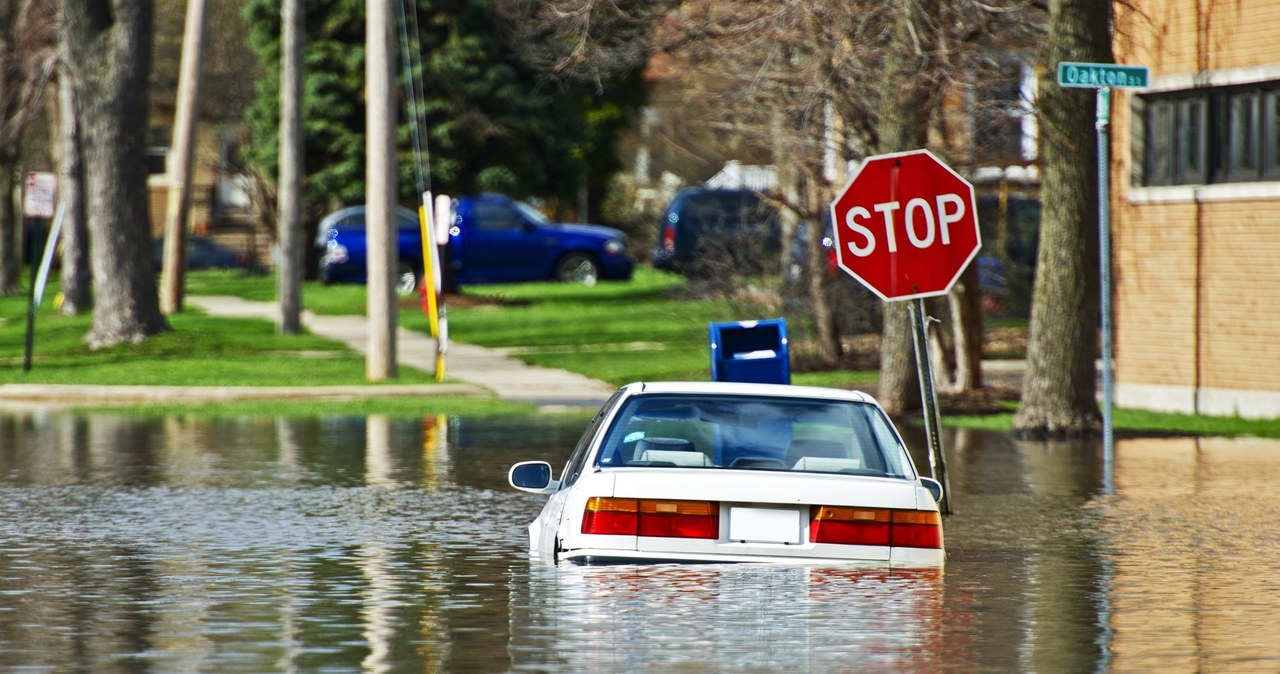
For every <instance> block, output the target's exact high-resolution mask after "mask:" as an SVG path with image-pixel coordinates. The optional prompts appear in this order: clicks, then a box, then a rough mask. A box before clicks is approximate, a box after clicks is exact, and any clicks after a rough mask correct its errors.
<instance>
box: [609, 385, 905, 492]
mask: <svg viewBox="0 0 1280 674" xmlns="http://www.w3.org/2000/svg"><path fill="white" fill-rule="evenodd" d="M596 465H598V466H601V467H606V468H608V467H640V466H662V467H685V468H712V469H715V468H732V469H743V470H785V471H801V472H813V473H848V474H855V475H871V476H878V477H914V473H913V471H912V468H911V466H910V463H909V460H908V458H907V455H906V450H905V448H904V447H903V446H902V443H901V441H900V440H899V438H898V435H897V434H896V433H895V432H894V430H893V428H892V426H890V424H889V421H888V419H887V418H886V417H885V415H884V413H883V412H882V411H881V410H880V409H879V408H878V407H876V406H875V405H870V404H866V403H858V402H852V401H838V400H822V399H807V398H778V397H762V396H730V395H725V396H707V395H678V394H653V395H639V396H635V397H633V398H632V399H631V400H629V401H627V403H626V404H625V405H624V407H623V408H622V410H621V411H620V412H619V414H618V416H617V417H616V419H615V420H614V422H613V425H612V427H611V428H610V430H609V432H608V434H607V436H606V437H605V440H604V443H603V444H602V446H601V448H600V451H599V453H598V454H597V459H596Z"/></svg>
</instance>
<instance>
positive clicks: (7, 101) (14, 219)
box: [0, 0, 23, 297]
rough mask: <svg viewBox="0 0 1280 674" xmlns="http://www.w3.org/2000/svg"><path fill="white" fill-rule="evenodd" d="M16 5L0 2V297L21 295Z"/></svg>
mask: <svg viewBox="0 0 1280 674" xmlns="http://www.w3.org/2000/svg"><path fill="white" fill-rule="evenodd" d="M17 14H18V3H16V2H10V1H8V0H3V1H0V31H3V34H0V297H5V296H8V295H16V294H18V293H20V292H22V280H21V276H22V245H23V244H22V236H21V234H22V218H21V215H20V212H19V211H18V209H17V208H16V207H15V206H14V201H13V194H14V177H15V176H16V175H17V174H18V143H17V142H15V141H14V138H16V137H17V133H15V132H14V131H13V130H12V128H11V126H10V125H12V124H14V118H15V116H16V113H17V110H15V108H16V106H17V105H18V100H19V98H20V96H19V95H18V89H19V88H20V86H21V84H20V82H19V79H18V78H19V77H20V73H21V68H19V67H18V64H17V63H15V61H16V60H17V48H16V47H15V46H14V44H13V42H14V40H15V38H16V37H17V36H16V35H14V34H13V33H15V32H16V29H15V26H16V24H17Z"/></svg>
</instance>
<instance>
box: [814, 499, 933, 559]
mask: <svg viewBox="0 0 1280 674" xmlns="http://www.w3.org/2000/svg"><path fill="white" fill-rule="evenodd" d="M809 542H811V543H839V544H842V545H885V546H889V547H895V548H935V549H941V548H942V518H941V516H939V515H938V513H937V512H936V511H933V510H889V509H885V508H849V507H842V506H815V507H814V508H813V509H812V510H811V511H810V520H809Z"/></svg>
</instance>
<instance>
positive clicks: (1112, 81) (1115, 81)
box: [1058, 61, 1150, 89]
mask: <svg viewBox="0 0 1280 674" xmlns="http://www.w3.org/2000/svg"><path fill="white" fill-rule="evenodd" d="M1149 82H1150V74H1149V72H1148V70H1147V67H1146V66H1120V65H1115V64H1113V63H1071V62H1069V61H1063V62H1061V63H1059V64H1058V85H1059V86H1064V87H1083V88H1087V89H1106V88H1112V89H1141V88H1143V87H1146V86H1148V83H1149Z"/></svg>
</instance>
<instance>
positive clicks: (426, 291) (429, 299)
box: [418, 192, 447, 381]
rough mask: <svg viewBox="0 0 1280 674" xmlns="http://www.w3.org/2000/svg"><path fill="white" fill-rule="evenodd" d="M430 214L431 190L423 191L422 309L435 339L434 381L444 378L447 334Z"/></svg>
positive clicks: (421, 215) (421, 213)
mask: <svg viewBox="0 0 1280 674" xmlns="http://www.w3.org/2000/svg"><path fill="white" fill-rule="evenodd" d="M433 215H434V213H433V210H432V199H431V193H430V192H423V193H422V204H421V205H420V206H419V207H418V224H419V227H420V229H421V231H422V295H423V304H422V311H423V313H425V314H426V315H427V321H428V325H429V326H430V330H431V336H432V337H434V338H435V339H436V381H444V354H445V350H446V346H445V345H446V343H447V342H446V339H447V337H446V336H445V335H444V334H443V333H444V326H443V325H442V321H441V316H442V315H443V313H444V306H443V305H444V302H443V301H442V300H441V298H440V274H441V270H440V254H439V252H438V249H437V248H436V240H435V239H436V237H435V230H436V228H435V224H434V222H433V221H432V220H433Z"/></svg>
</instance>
